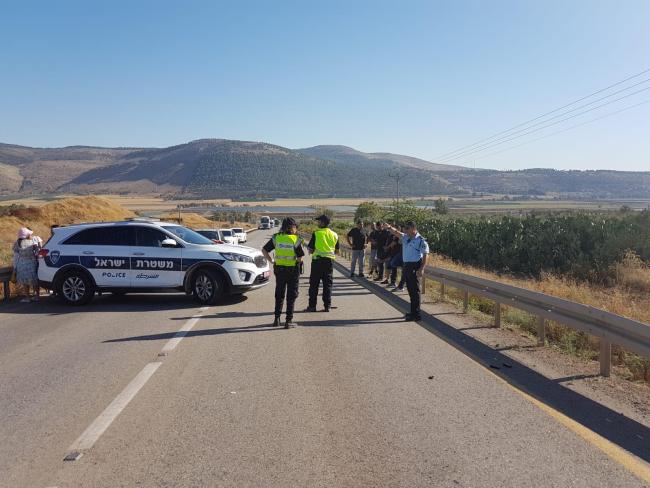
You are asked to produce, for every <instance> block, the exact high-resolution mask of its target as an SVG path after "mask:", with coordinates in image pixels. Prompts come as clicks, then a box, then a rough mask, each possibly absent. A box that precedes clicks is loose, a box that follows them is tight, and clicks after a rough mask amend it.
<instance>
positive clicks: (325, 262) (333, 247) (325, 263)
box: [305, 215, 339, 312]
mask: <svg viewBox="0 0 650 488" xmlns="http://www.w3.org/2000/svg"><path fill="white" fill-rule="evenodd" d="M315 220H316V221H317V222H318V227H319V228H318V229H317V230H315V231H314V233H313V234H312V236H311V240H310V241H309V244H308V245H307V249H309V252H310V253H311V256H312V257H311V273H310V275H309V306H308V307H307V308H306V309H305V312H315V311H316V299H317V298H318V288H319V287H320V282H321V281H322V282H323V305H325V310H324V311H325V312H329V311H330V308H331V307H332V281H333V277H332V272H333V271H334V263H333V262H334V260H335V259H336V254H338V252H339V236H338V235H337V234H336V232H334V231H333V230H332V229H330V228H329V225H330V219H329V217H328V216H327V215H321V216H320V217H316V219H315Z"/></svg>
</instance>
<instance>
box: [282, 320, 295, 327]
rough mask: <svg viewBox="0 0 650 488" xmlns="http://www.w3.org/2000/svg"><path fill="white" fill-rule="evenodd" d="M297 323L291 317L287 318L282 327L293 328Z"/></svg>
mask: <svg viewBox="0 0 650 488" xmlns="http://www.w3.org/2000/svg"><path fill="white" fill-rule="evenodd" d="M297 326H298V324H296V323H295V322H294V321H293V319H287V321H286V322H285V323H284V328H285V329H293V328H295V327H297Z"/></svg>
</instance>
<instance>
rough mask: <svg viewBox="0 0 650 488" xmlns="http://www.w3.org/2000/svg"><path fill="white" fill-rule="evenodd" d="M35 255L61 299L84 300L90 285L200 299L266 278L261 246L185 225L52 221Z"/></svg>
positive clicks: (45, 281) (44, 282) (44, 281)
mask: <svg viewBox="0 0 650 488" xmlns="http://www.w3.org/2000/svg"><path fill="white" fill-rule="evenodd" d="M53 230H54V235H53V236H52V237H51V238H50V239H49V240H48V241H47V243H45V245H44V246H43V249H41V251H40V254H39V267H38V278H39V281H40V283H41V286H43V287H45V288H49V289H52V290H54V291H55V293H56V294H57V295H58V296H59V297H60V298H61V300H63V301H64V302H65V303H68V304H70V305H82V304H86V303H88V302H90V301H91V300H92V298H93V296H94V294H95V292H96V291H110V292H113V293H116V294H123V293H128V292H131V293H133V292H160V291H170V290H177V291H184V292H185V293H187V294H188V295H190V294H191V295H193V296H194V298H195V299H196V300H197V301H198V302H199V303H201V304H214V303H215V302H216V300H217V299H218V298H219V297H221V296H223V295H226V294H241V293H245V292H247V291H249V290H253V289H256V288H260V287H262V286H264V285H266V284H267V283H268V282H269V277H270V271H269V264H268V262H267V260H266V259H265V258H264V256H263V255H262V253H261V252H259V251H257V250H255V249H252V248H250V247H245V246H230V245H226V244H215V243H213V242H212V241H211V240H210V239H208V238H206V237H203V236H202V235H200V234H198V233H196V232H194V231H193V230H190V229H188V228H186V227H183V226H180V225H177V224H174V223H167V222H153V221H149V220H129V221H123V222H99V223H92V224H79V225H70V226H66V227H58V228H54V229H53Z"/></svg>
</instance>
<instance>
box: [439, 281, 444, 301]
mask: <svg viewBox="0 0 650 488" xmlns="http://www.w3.org/2000/svg"><path fill="white" fill-rule="evenodd" d="M440 301H441V302H444V301H445V282H444V281H441V282H440Z"/></svg>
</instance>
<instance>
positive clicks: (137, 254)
mask: <svg viewBox="0 0 650 488" xmlns="http://www.w3.org/2000/svg"><path fill="white" fill-rule="evenodd" d="M144 254H145V253H143V252H134V253H133V255H134V256H144Z"/></svg>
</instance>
